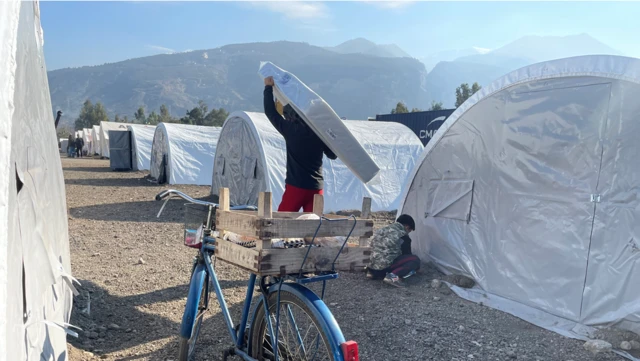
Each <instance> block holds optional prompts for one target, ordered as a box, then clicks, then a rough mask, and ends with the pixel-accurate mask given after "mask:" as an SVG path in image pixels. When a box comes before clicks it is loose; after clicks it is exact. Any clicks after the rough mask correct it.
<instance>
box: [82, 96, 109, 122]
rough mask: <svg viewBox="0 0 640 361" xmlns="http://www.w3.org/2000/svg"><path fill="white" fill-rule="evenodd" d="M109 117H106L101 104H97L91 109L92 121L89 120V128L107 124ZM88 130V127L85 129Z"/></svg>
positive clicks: (105, 111)
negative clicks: (101, 123)
mask: <svg viewBox="0 0 640 361" xmlns="http://www.w3.org/2000/svg"><path fill="white" fill-rule="evenodd" d="M108 121H109V116H108V115H107V110H106V109H105V108H104V105H102V103H100V102H97V103H96V105H95V106H94V107H93V119H92V120H91V126H94V125H100V122H108ZM87 128H90V127H87Z"/></svg>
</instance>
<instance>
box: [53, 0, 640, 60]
mask: <svg viewBox="0 0 640 361" xmlns="http://www.w3.org/2000/svg"><path fill="white" fill-rule="evenodd" d="M40 9H41V19H42V27H43V29H44V36H45V57H46V62H47V68H48V69H49V70H53V69H59V68H64V67H76V66H83V65H97V64H103V63H105V62H116V61H120V60H125V59H130V58H136V57H141V56H148V55H154V54H162V53H167V52H170V51H186V50H197V49H210V48H215V47H218V46H222V45H226V44H233V43H245V42H262V41H276V40H290V41H304V42H308V43H311V44H314V45H321V46H327V45H337V44H339V43H341V42H343V41H346V40H349V39H353V38H356V37H364V38H367V39H369V40H371V41H374V42H376V43H395V44H398V45H399V46H400V47H401V48H403V49H404V50H405V51H407V52H408V53H409V54H411V55H412V56H415V57H421V56H426V55H429V54H432V53H435V52H438V51H443V50H450V49H464V48H469V47H472V46H477V47H482V48H491V49H493V48H497V47H500V46H503V45H505V44H507V43H509V42H511V41H513V40H516V39H517V38H519V37H522V36H525V35H571V34H579V33H588V34H589V35H591V36H593V37H595V38H596V39H598V40H600V41H602V42H604V43H605V44H607V45H609V46H611V47H613V48H614V49H616V50H619V51H621V52H622V53H624V54H625V55H629V56H635V57H640V41H638V39H639V38H640V21H638V14H640V2H457V1H455V2H453V1H452V2H406V3H398V2H367V1H354V2H337V1H336V2H333V1H330V2H262V1H258V2H146V1H138V2H94V1H90V2H79V1H72V2H53V1H43V2H41V3H40Z"/></svg>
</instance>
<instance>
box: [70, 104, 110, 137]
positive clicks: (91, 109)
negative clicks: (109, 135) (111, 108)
mask: <svg viewBox="0 0 640 361" xmlns="http://www.w3.org/2000/svg"><path fill="white" fill-rule="evenodd" d="M108 121H109V116H107V110H106V109H105V108H104V105H102V103H100V102H97V103H96V104H95V105H93V104H92V103H91V100H89V99H87V100H85V102H84V104H82V109H81V110H80V115H79V116H78V118H77V119H76V121H75V129H76V130H80V129H82V128H91V127H93V126H94V125H100V122H108Z"/></svg>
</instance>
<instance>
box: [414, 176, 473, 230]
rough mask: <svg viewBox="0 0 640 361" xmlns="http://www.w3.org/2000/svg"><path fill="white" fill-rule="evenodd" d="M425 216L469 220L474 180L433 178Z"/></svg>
mask: <svg viewBox="0 0 640 361" xmlns="http://www.w3.org/2000/svg"><path fill="white" fill-rule="evenodd" d="M428 195H429V198H428V200H429V205H428V207H427V209H428V212H427V214H426V215H425V216H431V217H441V218H450V219H457V220H460V221H465V222H467V221H469V218H470V217H471V203H472V200H473V180H431V181H430V182H429V187H428Z"/></svg>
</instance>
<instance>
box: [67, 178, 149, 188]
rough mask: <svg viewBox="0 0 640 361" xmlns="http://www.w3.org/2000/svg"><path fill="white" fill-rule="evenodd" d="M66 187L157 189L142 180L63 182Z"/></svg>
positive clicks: (76, 180) (89, 179)
mask: <svg viewBox="0 0 640 361" xmlns="http://www.w3.org/2000/svg"><path fill="white" fill-rule="evenodd" d="M64 183H65V184H67V185H81V186H94V187H158V184H157V183H153V182H149V181H148V180H146V179H144V178H142V175H141V176H140V178H85V179H72V178H71V179H70V178H67V179H65V181H64Z"/></svg>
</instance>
